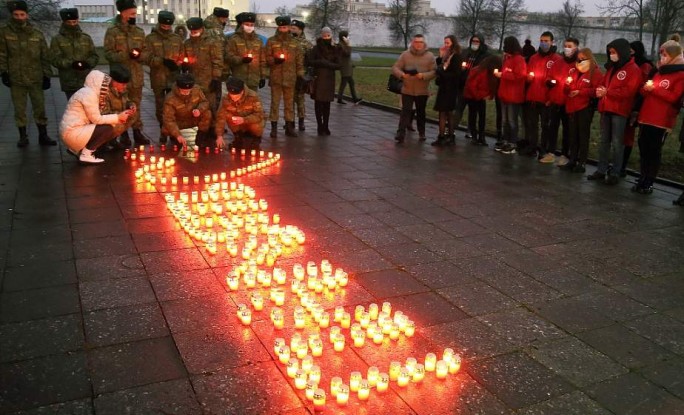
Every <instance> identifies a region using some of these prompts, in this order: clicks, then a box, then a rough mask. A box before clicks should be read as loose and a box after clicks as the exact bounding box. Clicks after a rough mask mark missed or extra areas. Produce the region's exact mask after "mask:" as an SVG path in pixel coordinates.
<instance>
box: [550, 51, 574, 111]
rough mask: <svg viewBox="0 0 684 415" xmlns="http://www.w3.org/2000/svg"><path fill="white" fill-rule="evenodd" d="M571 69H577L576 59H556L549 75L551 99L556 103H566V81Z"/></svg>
mask: <svg viewBox="0 0 684 415" xmlns="http://www.w3.org/2000/svg"><path fill="white" fill-rule="evenodd" d="M570 69H575V61H574V60H573V61H571V62H568V61H566V60H565V59H563V58H561V59H559V60H557V61H556V63H554V64H553V66H552V67H551V70H549V72H548V75H547V79H546V81H547V85H550V87H549V101H551V103H552V104H556V105H565V99H566V95H565V87H564V85H565V81H566V80H567V78H568V72H570Z"/></svg>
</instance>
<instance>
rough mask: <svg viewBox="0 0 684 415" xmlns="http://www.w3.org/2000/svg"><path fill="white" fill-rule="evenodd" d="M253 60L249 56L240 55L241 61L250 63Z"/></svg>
mask: <svg viewBox="0 0 684 415" xmlns="http://www.w3.org/2000/svg"><path fill="white" fill-rule="evenodd" d="M253 60H254V58H253V57H251V56H243V57H242V63H251V62H252V61H253Z"/></svg>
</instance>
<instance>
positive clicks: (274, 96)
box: [269, 85, 295, 122]
mask: <svg viewBox="0 0 684 415" xmlns="http://www.w3.org/2000/svg"><path fill="white" fill-rule="evenodd" d="M281 98H282V99H283V106H284V108H283V112H284V113H285V121H294V98H295V88H294V86H282V85H271V113H270V114H269V119H270V120H271V122H275V121H278V113H279V112H280V111H279V110H280V99H281Z"/></svg>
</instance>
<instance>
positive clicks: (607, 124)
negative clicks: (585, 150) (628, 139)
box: [597, 112, 627, 176]
mask: <svg viewBox="0 0 684 415" xmlns="http://www.w3.org/2000/svg"><path fill="white" fill-rule="evenodd" d="M626 125H627V117H623V116H621V115H617V114H612V113H609V112H604V113H602V114H601V144H600V146H599V162H598V169H597V171H598V172H599V173H602V174H606V172H607V171H608V164H609V163H610V162H611V161H612V163H613V170H612V172H611V176H617V175H619V174H620V167H621V166H622V157H623V154H624V152H625V144H624V135H625V126H626ZM611 152H612V153H611Z"/></svg>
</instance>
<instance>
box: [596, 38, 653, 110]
mask: <svg viewBox="0 0 684 415" xmlns="http://www.w3.org/2000/svg"><path fill="white" fill-rule="evenodd" d="M610 49H615V51H616V52H617V54H618V61H617V62H612V61H610V60H608V63H606V67H607V68H608V71H607V72H606V76H605V77H604V78H603V84H602V86H604V87H605V88H606V95H605V96H604V97H603V98H601V99H600V100H599V112H607V113H611V114H616V115H620V116H622V117H628V116H629V114H630V112H631V111H632V108H633V106H634V100H635V99H636V95H637V92H639V87H640V86H641V84H642V79H643V75H642V74H641V70H640V69H639V67H638V66H637V65H636V64H635V63H634V59H632V58H631V57H630V48H629V42H628V41H627V40H626V39H616V40H614V41H612V42H610V43H609V44H608V46H606V54H607V55H609V56H610V52H609V50H610Z"/></svg>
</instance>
